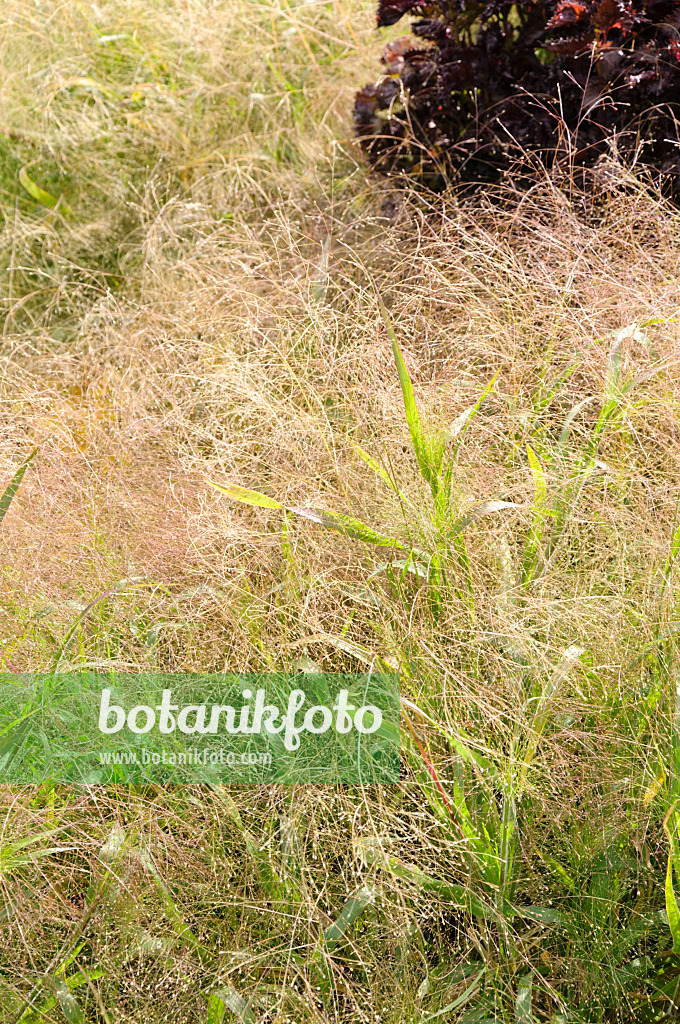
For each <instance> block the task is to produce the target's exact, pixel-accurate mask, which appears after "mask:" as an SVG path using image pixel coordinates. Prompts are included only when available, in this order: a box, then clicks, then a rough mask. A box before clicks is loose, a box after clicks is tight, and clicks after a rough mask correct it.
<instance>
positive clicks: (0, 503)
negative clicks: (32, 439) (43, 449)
mask: <svg viewBox="0 0 680 1024" xmlns="http://www.w3.org/2000/svg"><path fill="white" fill-rule="evenodd" d="M37 451H38V449H37V448H34V449H33V451H32V452H31V454H30V455H29V456H28V458H27V459H25V460H24V461H23V462H22V463H21V465H20V466H19V468H18V470H17V471H16V473H15V474H14V476H13V477H12V479H11V480H10V482H9V483H8V485H7V487H6V488H5V491H4V493H3V495H2V497H1V498H0V521H1V520H2V519H3V518H4V517H5V515H6V513H7V509H8V508H9V506H10V505H11V504H12V500H13V498H14V495H15V494H16V493H17V491H18V490H19V486H20V484H21V481H22V480H23V478H24V473H25V472H26V470H27V469H28V464H29V463H30V461H31V459H32V458H33V457H34V456H35V454H36V452H37Z"/></svg>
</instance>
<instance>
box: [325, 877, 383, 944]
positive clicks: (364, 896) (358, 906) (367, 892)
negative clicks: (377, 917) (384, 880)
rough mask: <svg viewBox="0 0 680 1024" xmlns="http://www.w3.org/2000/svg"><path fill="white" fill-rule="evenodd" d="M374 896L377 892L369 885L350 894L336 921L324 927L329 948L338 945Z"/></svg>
mask: <svg viewBox="0 0 680 1024" xmlns="http://www.w3.org/2000/svg"><path fill="white" fill-rule="evenodd" d="M374 898H375V893H374V891H373V889H372V888H371V887H370V886H368V885H362V886H361V888H360V889H357V891H356V892H355V893H354V895H353V896H350V898H349V899H348V900H347V903H345V905H344V907H343V908H342V910H341V911H340V913H339V914H338V916H337V917H336V919H335V921H333V923H332V924H330V925H329V926H328V927H327V928H326V929H324V933H323V936H324V939H325V940H326V946H327V947H328V949H334V948H335V946H337V944H338V943H339V942H340V940H341V939H342V938H343V936H344V934H345V932H346V931H347V930H348V928H350V927H351V925H353V924H354V922H355V921H356V919H357V918H358V917H359V916H360V915H361V914H362V913H363V912H364V910H365V909H366V907H367V906H368V904H369V903H371V902H372V900H373V899H374Z"/></svg>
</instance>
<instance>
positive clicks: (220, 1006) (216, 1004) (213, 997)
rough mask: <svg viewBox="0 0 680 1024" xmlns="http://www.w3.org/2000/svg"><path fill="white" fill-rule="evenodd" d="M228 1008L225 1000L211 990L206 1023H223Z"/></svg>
mask: <svg viewBox="0 0 680 1024" xmlns="http://www.w3.org/2000/svg"><path fill="white" fill-rule="evenodd" d="M226 1010H227V1005H226V1003H225V1002H224V1000H223V999H222V998H221V997H220V996H219V995H218V994H217V993H216V992H211V993H210V995H209V996H208V1013H207V1015H206V1018H205V1024H222V1021H223V1020H224V1014H225V1013H226Z"/></svg>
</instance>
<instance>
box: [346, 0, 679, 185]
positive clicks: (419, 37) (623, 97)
mask: <svg viewBox="0 0 680 1024" xmlns="http://www.w3.org/2000/svg"><path fill="white" fill-rule="evenodd" d="M404 15H410V16H411V18H412V21H411V32H412V35H408V36H402V37H401V38H399V39H397V40H394V41H393V42H390V43H388V44H387V46H386V47H385V49H384V51H383V55H382V65H383V67H382V74H381V76H380V78H379V79H378V81H377V82H376V83H375V84H373V85H367V86H365V87H364V88H363V89H361V90H360V91H359V93H357V96H356V102H355V108H354V118H355V124H356V129H357V134H358V136H359V139H360V141H361V145H362V147H363V150H364V152H365V153H366V155H367V157H368V159H369V161H370V162H371V164H372V165H373V166H374V167H375V168H376V169H377V170H380V171H407V172H409V173H411V174H415V175H418V176H419V177H421V178H422V179H423V180H424V181H425V182H427V183H429V184H432V185H436V184H437V183H442V182H446V181H456V180H458V181H463V182H474V183H485V182H494V181H498V180H499V179H500V178H501V177H502V175H503V173H504V172H505V171H506V170H507V169H508V168H509V167H510V166H511V165H513V164H514V163H515V162H516V161H517V159H518V158H519V157H521V156H522V155H526V154H527V153H528V154H535V155H536V156H538V157H540V159H541V160H542V161H543V163H544V164H548V165H551V164H553V163H554V162H555V161H557V162H558V163H561V164H563V165H564V166H565V167H568V168H571V169H573V168H574V167H579V166H589V165H592V164H593V163H595V162H596V160H597V159H598V158H599V157H600V156H601V155H602V154H606V153H612V155H616V156H618V157H619V158H621V159H622V160H623V161H628V162H635V163H636V164H637V165H643V166H645V167H646V168H647V169H648V170H649V171H650V172H651V174H652V176H653V177H655V178H656V179H657V180H658V181H659V183H660V184H661V185H662V186H663V187H664V188H665V190H666V191H668V192H669V193H670V194H672V195H680V132H679V130H678V129H679V126H680V0H519V2H517V3H511V2H509V0H489V2H486V3H484V2H474V0H380V2H379V5H378V12H377V22H378V25H379V26H388V25H395V24H396V23H397V22H398V21H399V20H400V19H401V18H402V17H403V16H404ZM612 151H613V152H612Z"/></svg>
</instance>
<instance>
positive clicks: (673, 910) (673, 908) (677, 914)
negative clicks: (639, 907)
mask: <svg viewBox="0 0 680 1024" xmlns="http://www.w3.org/2000/svg"><path fill="white" fill-rule="evenodd" d="M666 914H667V915H668V926H669V928H670V930H671V935H672V937H673V952H674V953H680V909H678V901H677V899H676V896H675V889H674V887H673V853H672V851H671V853H669V854H668V866H667V868H666Z"/></svg>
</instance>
